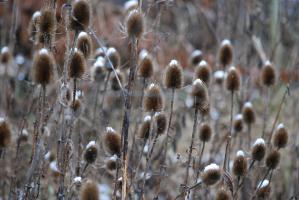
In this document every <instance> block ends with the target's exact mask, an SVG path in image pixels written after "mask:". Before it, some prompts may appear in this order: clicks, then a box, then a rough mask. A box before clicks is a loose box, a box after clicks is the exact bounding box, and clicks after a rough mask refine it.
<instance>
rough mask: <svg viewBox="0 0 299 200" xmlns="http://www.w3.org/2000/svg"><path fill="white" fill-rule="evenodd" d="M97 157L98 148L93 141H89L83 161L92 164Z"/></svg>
mask: <svg viewBox="0 0 299 200" xmlns="http://www.w3.org/2000/svg"><path fill="white" fill-rule="evenodd" d="M97 155H98V148H97V146H96V143H95V141H90V142H89V143H88V144H87V145H86V148H85V152H84V160H85V162H86V163H88V164H92V163H94V162H95V161H96V159H97Z"/></svg>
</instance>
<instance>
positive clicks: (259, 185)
mask: <svg viewBox="0 0 299 200" xmlns="http://www.w3.org/2000/svg"><path fill="white" fill-rule="evenodd" d="M271 171H272V170H271V169H270V168H268V170H267V172H266V174H265V176H264V177H263V179H262V181H261V182H259V183H258V186H257V188H256V190H255V192H254V194H253V196H252V197H251V199H254V198H255V196H256V193H257V191H258V190H259V189H260V188H261V186H262V185H263V182H264V181H265V180H266V178H267V176H268V175H269V173H270V172H271ZM269 184H270V181H269Z"/></svg>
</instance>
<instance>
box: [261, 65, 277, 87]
mask: <svg viewBox="0 0 299 200" xmlns="http://www.w3.org/2000/svg"><path fill="white" fill-rule="evenodd" d="M261 80H262V84H263V85H264V86H266V87H270V86H272V85H274V84H275V81H276V73H275V69H274V67H273V65H272V63H271V62H270V61H266V63H265V65H264V67H263V68H262V72H261Z"/></svg>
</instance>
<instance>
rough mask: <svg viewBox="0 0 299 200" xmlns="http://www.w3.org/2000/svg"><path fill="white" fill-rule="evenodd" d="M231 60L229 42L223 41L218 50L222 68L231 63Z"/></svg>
mask: <svg viewBox="0 0 299 200" xmlns="http://www.w3.org/2000/svg"><path fill="white" fill-rule="evenodd" d="M232 60H233V46H232V44H231V42H230V41H229V40H227V39H226V40H223V41H222V43H221V46H220V50H219V62H220V64H221V65H222V66H223V67H226V66H228V65H230V64H231V63H232Z"/></svg>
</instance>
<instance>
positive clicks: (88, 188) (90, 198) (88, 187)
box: [80, 180, 100, 200]
mask: <svg viewBox="0 0 299 200" xmlns="http://www.w3.org/2000/svg"><path fill="white" fill-rule="evenodd" d="M99 197H100V192H99V188H98V184H97V183H96V182H94V181H92V180H87V181H86V182H85V183H84V184H83V185H82V188H81V191H80V200H99Z"/></svg>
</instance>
